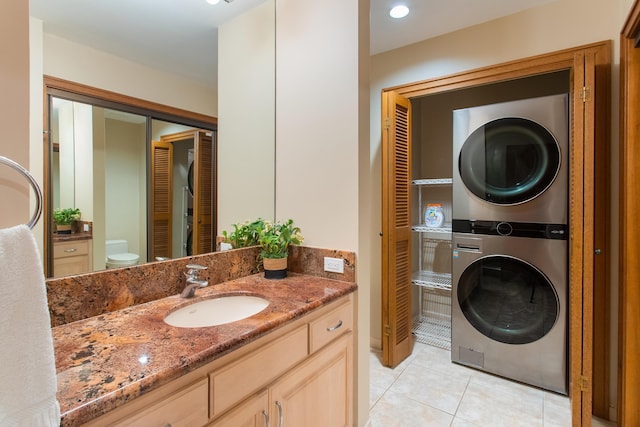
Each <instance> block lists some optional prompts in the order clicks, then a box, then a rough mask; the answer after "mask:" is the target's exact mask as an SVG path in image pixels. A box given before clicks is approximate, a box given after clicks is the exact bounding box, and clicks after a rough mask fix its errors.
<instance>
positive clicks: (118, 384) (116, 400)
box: [53, 273, 357, 426]
mask: <svg viewBox="0 0 640 427" xmlns="http://www.w3.org/2000/svg"><path fill="white" fill-rule="evenodd" d="M356 289H357V286H356V284H355V283H353V282H345V281H338V280H332V279H327V278H322V277H318V276H311V275H305V274H295V273H289V277H287V278H286V279H283V280H266V279H264V278H263V275H262V274H256V275H251V276H247V277H243V278H240V279H236V280H232V281H228V282H224V283H221V284H217V285H214V286H209V287H207V288H204V289H199V290H198V291H197V295H196V297H195V298H192V299H184V298H181V297H180V296H178V295H175V296H170V297H166V298H163V299H160V300H156V301H151V302H148V303H145V304H140V305H136V306H132V307H128V308H125V309H122V310H119V311H115V312H111V313H105V314H101V315H99V316H95V317H91V318H88V319H84V320H79V321H76V322H72V323H68V324H65V325H61V326H57V327H55V328H53V339H54V347H55V354H56V371H57V373H58V401H59V402H60V409H61V413H62V424H61V425H63V426H76V425H80V424H82V423H84V422H87V421H89V420H91V419H93V418H96V417H98V416H100V415H102V414H104V413H106V412H108V411H110V410H112V409H114V408H117V407H119V406H121V405H123V404H124V403H126V402H127V401H130V400H131V399H134V398H136V397H138V396H140V395H142V394H144V393H146V392H148V391H150V390H152V389H154V388H157V387H158V386H161V385H163V384H166V383H168V382H170V381H171V380H174V379H176V378H178V377H180V376H182V375H184V374H186V373H187V372H190V371H192V370H194V369H197V368H198V367H200V366H203V365H205V364H207V363H208V362H211V361H212V360H215V359H216V358H218V357H220V356H222V355H224V354H226V353H228V352H230V351H233V350H235V349H237V348H239V347H241V346H242V345H244V344H246V343H249V342H251V341H253V340H254V339H256V338H258V337H260V336H263V335H265V334H266V333H268V332H269V331H271V330H274V329H275V328H277V327H279V326H282V325H284V324H285V323H287V322H288V321H290V320H293V319H296V318H298V317H300V316H302V315H304V314H306V313H309V312H311V311H313V310H314V309H316V308H318V307H321V306H323V305H325V304H327V303H329V302H331V301H333V300H335V299H337V298H339V297H341V296H344V295H347V294H349V293H351V292H354V291H355V290H356ZM229 294H251V295H258V296H262V297H264V298H266V299H268V300H269V301H270V304H269V306H268V307H267V308H266V309H265V310H263V311H262V312H260V313H258V314H256V315H254V316H251V317H249V318H247V319H244V320H240V321H237V322H234V323H229V324H226V325H220V326H213V327H206V328H187V329H183V328H175V327H172V326H169V325H167V324H165V323H164V321H163V318H164V316H165V315H166V314H167V313H168V312H170V311H171V310H172V309H174V308H177V307H180V306H183V305H185V304H189V303H193V302H196V301H199V300H201V299H204V298H211V297H215V296H219V295H229Z"/></svg>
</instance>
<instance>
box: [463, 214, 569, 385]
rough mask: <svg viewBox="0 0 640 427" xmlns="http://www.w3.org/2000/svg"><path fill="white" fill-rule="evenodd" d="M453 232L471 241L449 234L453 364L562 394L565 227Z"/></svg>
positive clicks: (479, 225)
mask: <svg viewBox="0 0 640 427" xmlns="http://www.w3.org/2000/svg"><path fill="white" fill-rule="evenodd" d="M458 227H459V228H465V227H466V228H468V229H469V230H474V231H473V233H475V234H471V233H454V234H453V266H452V269H453V276H452V279H453V288H452V303H451V324H452V330H451V334H452V336H451V359H452V361H453V362H456V363H460V364H463V365H467V366H470V367H474V368H477V369H481V370H483V371H487V372H491V373H494V374H497V375H500V376H503V377H506V378H511V379H514V380H517V381H520V382H523V383H527V384H531V385H534V386H537V387H541V388H544V389H547V390H551V391H555V392H558V393H563V394H567V390H568V388H567V378H568V377H567V372H568V366H567V365H568V359H567V348H568V347H567V336H568V329H567V313H568V306H567V301H568V289H567V287H568V286H567V283H568V279H567V261H568V254H567V240H566V235H567V234H566V231H567V230H566V226H563V225H544V224H534V223H504V222H490V221H486V222H473V224H471V225H467V226H465V225H464V224H462V225H461V224H458ZM523 236H528V237H523Z"/></svg>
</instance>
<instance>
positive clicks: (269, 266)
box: [262, 258, 287, 279]
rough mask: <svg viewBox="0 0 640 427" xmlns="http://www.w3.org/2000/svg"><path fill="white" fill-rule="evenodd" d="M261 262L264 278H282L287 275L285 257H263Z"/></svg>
mask: <svg viewBox="0 0 640 427" xmlns="http://www.w3.org/2000/svg"><path fill="white" fill-rule="evenodd" d="M262 262H263V264H264V277H265V278H266V279H284V278H285V277H287V258H263V260H262Z"/></svg>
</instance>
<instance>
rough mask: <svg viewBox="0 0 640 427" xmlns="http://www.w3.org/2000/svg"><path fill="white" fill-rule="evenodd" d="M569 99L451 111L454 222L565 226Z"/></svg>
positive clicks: (559, 97) (560, 97)
mask: <svg viewBox="0 0 640 427" xmlns="http://www.w3.org/2000/svg"><path fill="white" fill-rule="evenodd" d="M568 99H569V98H568V95H567V94H562V95H551V96H545V97H539V98H530V99H524V100H519V101H512V102H504V103H499V104H492V105H483V106H478V107H472V108H466V109H460V110H455V111H454V112H453V159H454V160H453V162H454V164H453V218H454V219H475V220H501V221H522V222H540V223H556V224H566V223H567V222H568V217H567V211H568V209H567V201H568V170H569V169H568V159H569V149H568V147H569V144H568V141H569V130H568V129H569V127H568V123H569V107H568Z"/></svg>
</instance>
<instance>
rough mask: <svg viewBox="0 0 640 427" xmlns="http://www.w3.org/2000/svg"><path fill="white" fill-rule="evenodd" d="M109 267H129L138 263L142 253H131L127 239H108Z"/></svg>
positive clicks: (106, 242) (107, 254)
mask: <svg viewBox="0 0 640 427" xmlns="http://www.w3.org/2000/svg"><path fill="white" fill-rule="evenodd" d="M105 244H106V256H107V262H106V264H107V268H120V267H129V266H132V265H136V264H138V261H139V260H140V255H138V254H132V253H129V243H128V242H127V241H126V240H106V241H105Z"/></svg>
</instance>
